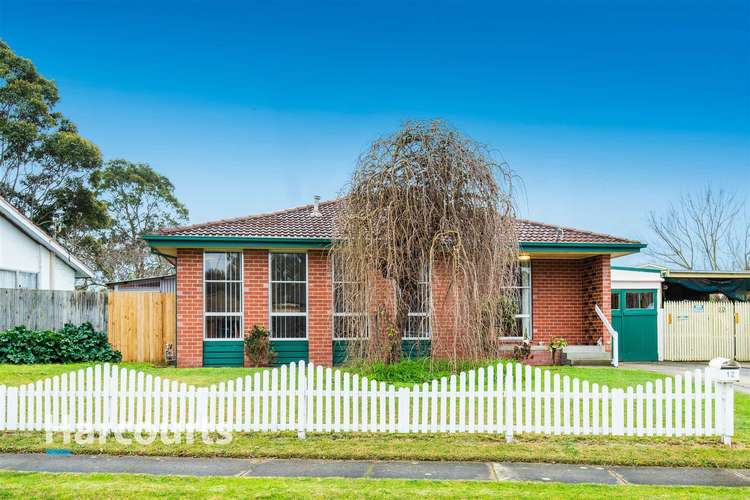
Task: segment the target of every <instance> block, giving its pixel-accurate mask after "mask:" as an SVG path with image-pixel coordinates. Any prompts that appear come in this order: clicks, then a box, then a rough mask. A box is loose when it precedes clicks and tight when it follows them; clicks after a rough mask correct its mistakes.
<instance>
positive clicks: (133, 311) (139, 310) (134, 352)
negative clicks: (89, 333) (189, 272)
mask: <svg viewBox="0 0 750 500" xmlns="http://www.w3.org/2000/svg"><path fill="white" fill-rule="evenodd" d="M108 316H109V328H108V332H109V342H110V343H111V344H112V345H113V346H114V348H115V349H117V350H118V351H120V352H121V353H122V360H123V361H144V362H151V363H161V362H163V361H164V350H165V348H166V345H167V344H172V345H174V343H175V337H176V324H175V294H173V293H160V292H110V293H109V314H108Z"/></svg>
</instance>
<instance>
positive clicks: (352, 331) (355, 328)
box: [333, 316, 367, 339]
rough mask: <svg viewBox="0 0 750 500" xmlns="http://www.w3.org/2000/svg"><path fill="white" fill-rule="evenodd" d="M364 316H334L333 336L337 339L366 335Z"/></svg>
mask: <svg viewBox="0 0 750 500" xmlns="http://www.w3.org/2000/svg"><path fill="white" fill-rule="evenodd" d="M365 321H366V318H365V317H364V316H334V317H333V337H334V338H337V339H356V338H364V337H366V336H367V331H366V329H365Z"/></svg>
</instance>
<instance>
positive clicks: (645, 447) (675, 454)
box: [0, 362, 750, 468]
mask: <svg viewBox="0 0 750 500" xmlns="http://www.w3.org/2000/svg"><path fill="white" fill-rule="evenodd" d="M419 363H421V362H419ZM82 366H86V365H36V366H10V365H0V383H4V384H8V385H16V384H22V383H28V382H31V381H34V380H38V379H39V378H44V377H47V376H50V375H54V374H59V373H63V372H65V371H68V370H70V369H71V368H79V367H82ZM125 366H128V367H133V368H138V369H141V370H144V371H147V372H149V373H152V374H158V375H160V376H162V377H167V378H173V379H176V380H180V381H185V382H188V383H193V384H197V385H205V384H210V383H214V382H219V381H222V380H227V379H229V378H233V377H238V376H243V375H245V374H247V373H249V372H251V371H255V370H254V369H243V368H196V369H175V368H159V367H155V366H153V365H147V364H132V363H127V364H125ZM444 369H445V367H440V366H439V365H437V364H435V365H431V366H430V365H424V366H422V367H421V368H420V367H419V366H416V367H415V366H407V369H405V370H402V371H399V372H397V373H395V374H394V375H393V378H394V379H398V380H400V381H399V382H397V384H398V385H410V384H411V383H417V382H422V381H428V380H431V379H432V377H433V376H434V375H437V374H440V371H441V370H444ZM552 370H553V371H554V372H557V373H560V374H562V375H569V376H571V377H579V378H581V379H586V380H589V381H590V382H598V383H600V384H607V385H609V386H610V387H625V386H627V385H634V384H638V383H644V382H646V381H649V380H656V379H657V378H663V376H662V375H658V374H654V373H650V372H645V371H637V370H623V369H612V368H574V367H557V368H553V369H552ZM352 371H355V372H358V373H361V374H366V375H368V376H369V375H372V374H374V373H377V374H379V375H381V376H387V374H385V375H384V373H383V371H382V370H379V369H378V368H377V367H355V368H353V369H352ZM735 405H736V406H735V415H736V419H735V422H736V429H735V430H736V433H735V445H734V446H733V447H732V448H727V447H725V446H722V445H720V444H719V442H718V438H635V437H633V438H611V437H594V436H588V437H585V436H579V437H576V436H538V435H524V434H521V435H517V436H516V437H515V440H514V442H513V443H506V442H505V441H504V438H503V437H502V436H498V435H488V434H452V435H447V434H442V435H388V434H314V433H312V434H308V438H307V439H306V440H304V441H301V440H299V439H297V438H296V436H295V435H294V434H292V433H254V434H253V433H248V434H243V433H235V435H234V440H233V441H232V443H231V444H229V445H224V446H219V445H205V444H203V443H194V444H177V445H163V444H157V443H154V444H153V445H150V446H148V447H145V446H142V445H138V444H131V445H121V444H118V443H116V442H114V441H112V440H110V441H108V442H107V443H105V444H104V445H99V444H93V445H82V446H81V445H75V444H71V445H70V448H71V449H72V450H74V452H76V453H103V452H105V453H115V454H148V455H182V456H188V455H195V456H234V457H253V456H255V457H306V458H339V459H346V458H361V459H405V460H417V459H422V460H479V461H529V462H530V461H547V462H570V463H591V464H623V465H684V466H708V467H747V468H750V397H749V396H747V395H745V394H740V393H737V395H736V398H735ZM56 446H62V444H58V445H56ZM46 447H47V446H46V445H45V443H44V436H43V434H41V433H29V432H26V433H20V432H19V433H10V432H6V433H0V451H3V452H14V451H23V452H33V451H43V450H44V449H45V448H46Z"/></svg>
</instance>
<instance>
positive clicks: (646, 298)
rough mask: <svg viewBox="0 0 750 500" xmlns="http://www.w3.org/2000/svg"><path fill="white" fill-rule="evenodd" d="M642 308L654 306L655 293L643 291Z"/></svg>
mask: <svg viewBox="0 0 750 500" xmlns="http://www.w3.org/2000/svg"><path fill="white" fill-rule="evenodd" d="M640 295H641V309H653V308H654V294H653V293H651V292H641V294H640Z"/></svg>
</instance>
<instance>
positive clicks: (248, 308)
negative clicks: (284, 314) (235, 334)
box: [242, 249, 269, 366]
mask: <svg viewBox="0 0 750 500" xmlns="http://www.w3.org/2000/svg"><path fill="white" fill-rule="evenodd" d="M242 257H243V266H244V267H243V290H242V293H243V301H244V302H243V306H244V311H245V312H244V315H245V317H244V325H245V326H244V330H245V332H244V333H245V336H248V335H249V334H250V330H252V329H253V326H255V325H258V326H262V327H264V328H265V329H267V330H268V329H269V324H268V250H247V249H246V250H244V251H243V252H242ZM248 364H249V363H248V360H247V357H245V366H248Z"/></svg>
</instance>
